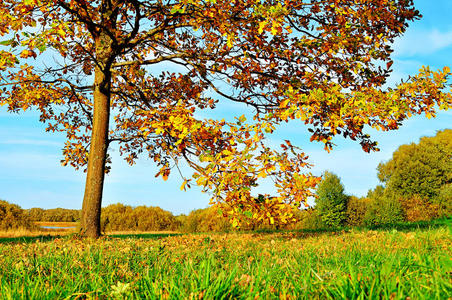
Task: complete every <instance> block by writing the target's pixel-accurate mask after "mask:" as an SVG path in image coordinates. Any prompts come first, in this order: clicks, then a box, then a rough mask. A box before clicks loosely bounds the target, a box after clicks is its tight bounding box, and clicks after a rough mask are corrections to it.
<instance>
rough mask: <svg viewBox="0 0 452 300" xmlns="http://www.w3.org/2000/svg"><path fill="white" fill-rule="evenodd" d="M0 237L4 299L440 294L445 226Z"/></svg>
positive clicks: (446, 273)
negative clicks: (2, 239)
mask: <svg viewBox="0 0 452 300" xmlns="http://www.w3.org/2000/svg"><path fill="white" fill-rule="evenodd" d="M143 237H145V238H138V237H136V236H134V237H124V236H123V237H122V238H121V239H119V238H116V237H104V238H102V239H100V240H80V239H77V238H75V237H74V236H72V237H71V236H69V237H63V238H51V237H48V238H46V239H37V240H36V239H35V240H22V241H20V242H17V241H16V242H14V243H5V242H4V243H2V244H0V294H1V295H2V298H3V299H25V298H27V299H42V298H45V299H58V298H67V297H68V298H72V299H75V298H79V299H80V298H97V297H98V298H129V299H135V298H148V299H159V298H162V299H190V298H191V299H201V298H202V299H228V298H239V299H255V298H260V299H300V298H301V299H303V298H304V299H315V298H322V299H323V298H330V299H341V298H349V299H380V298H388V299H406V297H410V298H411V299H447V298H448V297H450V294H451V291H452V285H451V274H452V273H451V272H452V265H451V259H450V257H452V251H451V234H450V229H448V228H447V226H442V227H437V228H430V229H417V230H413V231H404V232H400V231H397V230H387V231H385V230H370V231H369V230H351V231H348V232H325V233H313V232H310V233H307V232H289V233H246V234H240V233H230V234H196V235H176V236H169V237H166V238H161V237H162V236H155V237H157V238H160V239H151V238H150V237H152V236H151V235H149V236H143Z"/></svg>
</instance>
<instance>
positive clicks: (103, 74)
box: [80, 34, 111, 238]
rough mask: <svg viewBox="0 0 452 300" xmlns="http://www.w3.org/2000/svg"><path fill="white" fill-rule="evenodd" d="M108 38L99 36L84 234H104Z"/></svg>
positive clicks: (107, 123) (108, 75)
mask: <svg viewBox="0 0 452 300" xmlns="http://www.w3.org/2000/svg"><path fill="white" fill-rule="evenodd" d="M108 40H109V38H108V37H107V38H106V36H105V35H102V34H100V36H99V38H98V39H96V58H97V65H96V67H95V71H94V93H93V98H94V112H93V128H92V132H91V145H90V149H89V156H88V170H87V175H86V184H85V195H84V197H83V205H82V218H81V224H80V235H82V236H85V237H91V238H98V237H99V236H100V214H101V206H102V192H103V187H104V177H105V162H106V159H107V148H108V126H109V118H110V97H111V94H110V92H111V91H110V86H111V73H110V70H109V68H110V67H109V65H108V63H107V61H108V59H109V55H110V54H111V48H110V45H111V43H108Z"/></svg>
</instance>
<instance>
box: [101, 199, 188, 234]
mask: <svg viewBox="0 0 452 300" xmlns="http://www.w3.org/2000/svg"><path fill="white" fill-rule="evenodd" d="M101 226H102V230H103V231H164V230H177V229H179V227H180V226H181V223H180V222H179V221H178V220H177V219H176V217H175V216H174V215H173V214H172V213H170V212H169V211H165V210H163V209H161V208H160V207H153V206H150V207H148V206H138V207H135V208H132V207H131V206H128V205H124V204H121V203H117V204H112V205H109V206H107V207H104V208H102V214H101Z"/></svg>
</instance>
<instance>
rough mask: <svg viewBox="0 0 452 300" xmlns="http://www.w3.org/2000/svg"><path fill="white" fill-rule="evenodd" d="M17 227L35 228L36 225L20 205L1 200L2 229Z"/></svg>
mask: <svg viewBox="0 0 452 300" xmlns="http://www.w3.org/2000/svg"><path fill="white" fill-rule="evenodd" d="M17 229H28V230H34V229H36V226H35V225H34V224H33V222H32V220H31V219H30V218H29V217H28V216H27V214H26V213H25V211H24V210H23V209H22V208H21V207H20V206H19V205H16V204H12V203H8V202H6V201H4V200H0V230H4V231H9V230H17Z"/></svg>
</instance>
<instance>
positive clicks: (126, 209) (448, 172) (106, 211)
mask: <svg viewBox="0 0 452 300" xmlns="http://www.w3.org/2000/svg"><path fill="white" fill-rule="evenodd" d="M378 178H379V179H380V181H381V183H382V184H381V185H378V186H377V187H375V188H374V189H372V190H369V192H368V194H367V196H366V197H361V198H359V197H355V196H350V195H346V194H345V193H344V186H343V185H342V183H341V181H340V178H339V177H338V176H337V175H335V174H333V173H330V172H325V173H324V174H323V179H322V181H321V182H320V184H319V185H318V187H317V199H316V205H315V206H314V207H313V208H309V209H306V210H298V209H296V210H294V211H293V214H294V219H295V222H293V223H291V224H287V225H282V226H281V225H279V227H278V226H277V225H269V224H259V223H257V222H256V221H254V220H252V219H251V218H249V217H246V216H243V218H247V219H246V220H245V222H242V224H244V225H242V227H241V228H240V229H236V228H233V227H232V226H231V224H230V222H229V220H228V219H227V218H225V217H224V216H223V214H222V212H221V211H220V210H219V209H218V208H217V207H216V206H212V207H209V208H206V209H198V210H194V211H192V212H191V213H190V214H189V215H179V216H174V215H173V214H172V213H171V212H168V211H165V210H163V209H161V208H159V207H152V206H151V207H147V206H138V207H131V206H128V205H123V204H119V203H118V204H112V205H109V206H107V207H104V208H102V214H101V223H102V229H103V231H106V232H108V231H184V232H209V231H232V230H257V229H317V228H338V227H343V226H367V227H372V226H378V225H384V224H395V223H398V222H414V221H425V220H432V219H435V218H440V217H450V216H451V214H452V130H450V129H447V130H443V131H439V132H438V133H437V135H436V136H434V137H424V138H422V139H421V140H420V142H419V144H415V143H412V144H410V145H403V146H401V147H399V149H397V151H395V152H394V154H393V157H392V159H391V160H389V161H387V162H385V163H381V164H380V165H379V166H378ZM79 220H80V210H72V209H63V208H55V209H42V208H32V209H28V210H23V209H21V208H20V207H19V206H18V205H15V204H10V203H8V202H6V201H1V200H0V230H11V229H12V230H14V229H18V228H34V225H33V222H39V221H41V222H77V221H79Z"/></svg>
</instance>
